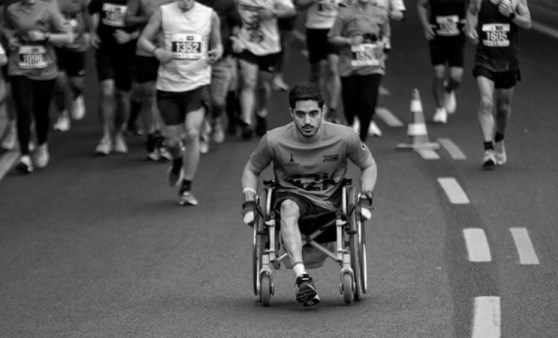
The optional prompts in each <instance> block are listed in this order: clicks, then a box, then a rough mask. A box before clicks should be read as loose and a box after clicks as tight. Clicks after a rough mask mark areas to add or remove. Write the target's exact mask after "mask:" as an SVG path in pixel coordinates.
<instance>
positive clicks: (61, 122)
mask: <svg viewBox="0 0 558 338" xmlns="http://www.w3.org/2000/svg"><path fill="white" fill-rule="evenodd" d="M52 129H53V130H55V131H61V132H65V131H68V130H70V118H69V117H68V116H67V112H64V113H62V115H60V116H59V117H58V120H56V123H54V126H53V127H52Z"/></svg>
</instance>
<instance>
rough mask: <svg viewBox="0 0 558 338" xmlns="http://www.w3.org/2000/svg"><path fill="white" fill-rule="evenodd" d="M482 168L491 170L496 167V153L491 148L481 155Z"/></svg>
mask: <svg viewBox="0 0 558 338" xmlns="http://www.w3.org/2000/svg"><path fill="white" fill-rule="evenodd" d="M482 168H483V169H484V170H492V169H494V168H496V154H495V152H494V150H493V149H488V150H485V151H484V156H483V157H482Z"/></svg>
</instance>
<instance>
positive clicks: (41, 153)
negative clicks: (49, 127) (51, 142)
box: [33, 143, 50, 168]
mask: <svg viewBox="0 0 558 338" xmlns="http://www.w3.org/2000/svg"><path fill="white" fill-rule="evenodd" d="M49 160H50V155H49V153H48V145H47V144H46V143H44V144H41V145H40V146H37V150H35V153H34V154H33V162H34V163H35V166H36V167H37V168H44V167H46V166H47V165H48V162H49Z"/></svg>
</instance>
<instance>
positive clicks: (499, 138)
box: [494, 132, 504, 142]
mask: <svg viewBox="0 0 558 338" xmlns="http://www.w3.org/2000/svg"><path fill="white" fill-rule="evenodd" d="M503 140H504V134H502V133H498V132H497V133H496V135H494V142H501V141H503Z"/></svg>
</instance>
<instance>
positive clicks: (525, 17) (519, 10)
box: [510, 0, 532, 29]
mask: <svg viewBox="0 0 558 338" xmlns="http://www.w3.org/2000/svg"><path fill="white" fill-rule="evenodd" d="M512 10H513V13H514V14H510V15H513V16H514V17H513V18H512V21H513V23H514V24H516V25H517V26H518V27H521V28H524V29H530V28H531V26H532V22H531V12H530V11H529V7H527V0H519V1H518V4H517V6H515V8H514V9H512Z"/></svg>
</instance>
